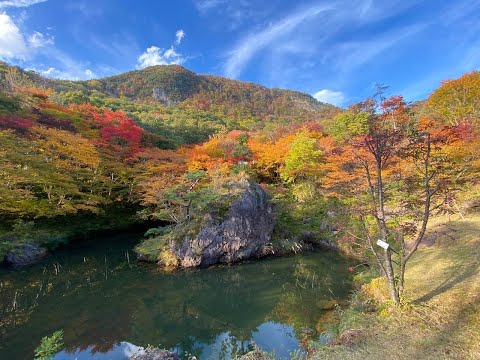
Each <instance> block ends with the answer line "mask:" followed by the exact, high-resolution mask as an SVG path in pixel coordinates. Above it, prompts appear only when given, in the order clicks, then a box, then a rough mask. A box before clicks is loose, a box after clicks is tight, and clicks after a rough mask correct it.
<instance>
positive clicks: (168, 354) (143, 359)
mask: <svg viewBox="0 0 480 360" xmlns="http://www.w3.org/2000/svg"><path fill="white" fill-rule="evenodd" d="M130 360H180V357H179V356H178V355H177V354H176V353H174V352H172V351H168V350H161V349H157V348H153V347H149V348H147V349H145V350H144V351H141V352H140V353H138V354H134V355H132V356H131V357H130Z"/></svg>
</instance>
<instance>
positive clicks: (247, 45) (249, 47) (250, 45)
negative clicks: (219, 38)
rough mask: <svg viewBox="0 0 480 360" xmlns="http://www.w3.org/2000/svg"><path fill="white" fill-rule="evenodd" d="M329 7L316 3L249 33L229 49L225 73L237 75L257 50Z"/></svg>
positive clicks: (233, 76)
mask: <svg viewBox="0 0 480 360" xmlns="http://www.w3.org/2000/svg"><path fill="white" fill-rule="evenodd" d="M330 8H331V6H328V5H317V6H313V7H309V8H306V9H302V10H301V11H298V12H295V13H293V14H292V15H290V16H287V17H286V18H284V19H282V20H280V21H278V22H276V23H273V24H272V25H270V26H269V27H268V28H267V29H265V30H262V31H259V32H255V33H251V34H249V35H248V36H246V37H245V38H243V39H242V40H241V41H240V42H239V43H238V44H237V46H235V48H234V49H233V50H230V51H229V53H228V58H227V61H226V63H225V67H224V73H225V75H226V76H228V77H232V78H236V77H238V76H239V75H240V74H241V72H242V70H243V69H244V67H245V66H246V65H247V63H248V62H249V61H250V60H251V59H252V58H253V57H254V56H255V54H256V53H257V52H259V51H260V50H262V49H265V48H267V47H268V46H270V45H271V44H272V43H273V42H274V41H276V40H278V39H279V38H281V37H283V36H286V35H288V34H290V33H291V32H293V31H294V30H295V29H296V28H297V27H298V26H299V25H300V24H302V23H303V22H305V21H308V20H312V19H314V18H316V17H317V16H318V15H319V14H321V13H323V12H325V11H326V10H328V9H330Z"/></svg>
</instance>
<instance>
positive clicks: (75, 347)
mask: <svg viewBox="0 0 480 360" xmlns="http://www.w3.org/2000/svg"><path fill="white" fill-rule="evenodd" d="M140 237H141V235H140V234H135V233H127V234H121V235H116V236H109V237H98V238H97V237H92V238H90V239H88V240H86V241H83V242H81V243H76V244H73V245H71V246H69V247H67V248H64V249H62V250H59V251H57V252H55V253H54V254H53V255H51V256H49V257H47V258H46V259H45V260H43V261H42V262H41V263H38V264H35V265H33V266H31V267H28V268H23V269H20V270H15V271H12V270H9V269H0V358H2V359H15V360H23V359H28V360H31V359H32V358H33V356H34V355H33V354H34V352H33V351H34V349H35V348H36V347H37V346H38V344H39V343H40V340H41V338H42V337H43V336H46V335H51V334H52V333H53V332H54V331H56V330H60V329H63V330H64V342H65V349H64V350H63V351H61V352H59V353H58V354H57V355H56V356H55V357H54V359H55V360H67V359H68V360H70V359H71V360H74V359H78V360H83V359H97V360H100V359H102V360H103V359H105V360H106V359H112V360H124V359H128V358H129V355H130V354H131V353H132V352H134V351H137V349H138V347H144V346H147V345H148V344H150V345H153V346H159V347H162V348H167V349H174V350H175V351H177V352H178V353H179V354H182V355H184V354H193V355H195V356H196V357H197V358H198V359H200V360H203V359H205V360H206V359H231V358H235V357H236V356H237V355H239V354H242V353H244V352H246V351H248V350H249V349H251V348H252V346H253V344H255V345H256V346H258V347H260V348H262V349H264V350H266V351H274V352H275V355H276V356H277V357H279V358H284V359H288V358H289V354H290V353H292V352H295V351H296V352H304V351H306V344H307V342H308V341H309V340H318V339H320V334H319V332H318V330H317V329H318V328H319V327H320V328H321V327H322V326H321V322H322V320H321V319H322V316H324V315H325V311H324V310H321V309H320V308H319V306H317V303H318V301H320V300H329V299H345V298H347V297H348V294H349V291H350V285H351V283H350V274H349V272H348V266H349V262H348V260H346V259H344V258H342V257H340V256H339V255H337V254H335V253H332V252H310V253H305V254H298V255H295V256H288V257H282V258H267V259H263V260H257V261H250V262H246V263H242V264H238V265H235V266H221V267H212V268H208V269H197V270H189V271H175V272H164V271H162V270H160V269H158V268H157V267H156V266H154V265H152V264H145V263H137V262H136V260H135V255H134V253H133V251H132V248H133V247H134V245H135V244H136V243H137V242H138V241H139V239H140ZM319 323H320V326H319Z"/></svg>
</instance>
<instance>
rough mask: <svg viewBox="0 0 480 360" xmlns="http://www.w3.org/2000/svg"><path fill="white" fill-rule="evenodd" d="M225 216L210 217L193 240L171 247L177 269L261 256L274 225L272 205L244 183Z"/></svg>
mask: <svg viewBox="0 0 480 360" xmlns="http://www.w3.org/2000/svg"><path fill="white" fill-rule="evenodd" d="M240 186H241V188H242V192H241V194H240V196H239V197H238V199H237V200H236V201H234V202H233V204H232V206H231V207H230V209H229V210H228V212H227V214H226V216H224V217H222V218H218V217H215V216H211V215H208V214H207V215H206V216H208V220H207V221H206V223H205V224H204V225H203V226H202V227H201V229H200V231H199V232H198V234H197V235H196V236H195V237H194V238H190V237H186V238H185V239H184V240H183V242H181V243H180V244H179V245H178V244H177V245H175V246H173V248H172V252H173V254H174V255H175V257H176V258H177V259H178V262H179V264H180V266H181V267H185V268H188V267H196V266H208V265H213V264H217V263H234V262H238V261H241V260H245V259H248V258H251V257H256V256H259V255H261V254H262V250H263V248H264V246H265V245H267V244H268V243H269V242H270V241H271V237H272V232H273V228H274V225H275V213H274V207H273V204H272V203H271V202H270V199H269V196H268V195H267V193H266V192H265V191H264V190H263V189H262V188H261V187H260V186H259V185H258V184H256V183H253V182H249V181H247V180H244V181H242V182H241V183H240Z"/></svg>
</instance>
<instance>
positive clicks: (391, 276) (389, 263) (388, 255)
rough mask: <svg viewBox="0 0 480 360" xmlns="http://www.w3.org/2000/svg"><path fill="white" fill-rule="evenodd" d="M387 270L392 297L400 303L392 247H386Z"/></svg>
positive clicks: (396, 302)
mask: <svg viewBox="0 0 480 360" xmlns="http://www.w3.org/2000/svg"><path fill="white" fill-rule="evenodd" d="M384 256H385V270H386V274H387V280H388V287H389V288H390V297H391V298H392V300H393V302H394V303H395V305H398V304H400V298H399V296H398V291H397V286H396V284H395V275H394V272H393V263H392V252H391V251H390V249H385V254H384Z"/></svg>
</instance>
